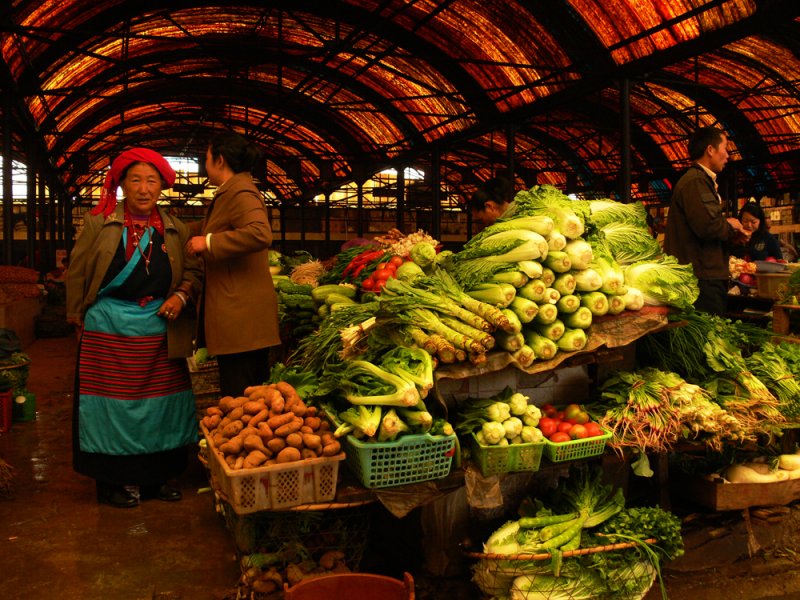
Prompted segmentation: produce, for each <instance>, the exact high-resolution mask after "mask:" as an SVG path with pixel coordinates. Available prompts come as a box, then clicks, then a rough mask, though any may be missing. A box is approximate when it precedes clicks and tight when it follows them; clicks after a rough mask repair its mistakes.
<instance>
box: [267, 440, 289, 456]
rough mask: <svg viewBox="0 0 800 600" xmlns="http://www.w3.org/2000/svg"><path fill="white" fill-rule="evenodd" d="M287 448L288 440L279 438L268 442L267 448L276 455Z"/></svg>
mask: <svg viewBox="0 0 800 600" xmlns="http://www.w3.org/2000/svg"><path fill="white" fill-rule="evenodd" d="M285 447H286V440H285V439H283V438H279V437H274V438H272V439H271V440H269V441H268V442H267V448H269V449H270V450H272V452H273V453H274V454H277V453H278V452H280V451H281V450H283V449H284V448H285Z"/></svg>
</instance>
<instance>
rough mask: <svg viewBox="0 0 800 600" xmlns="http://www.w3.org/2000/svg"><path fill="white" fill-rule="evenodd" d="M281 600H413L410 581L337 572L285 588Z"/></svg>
mask: <svg viewBox="0 0 800 600" xmlns="http://www.w3.org/2000/svg"><path fill="white" fill-rule="evenodd" d="M284 589H285V594H284V600H319V599H320V598H325V600H377V599H378V598H380V600H414V578H413V577H411V575H410V574H409V573H405V580H404V581H398V580H397V579H393V578H391V577H385V576H383V575H371V574H369V573H338V574H336V575H323V576H322V577H314V578H312V579H307V580H305V581H301V582H300V583H298V584H297V585H296V586H294V587H292V588H289V587H285V588H284Z"/></svg>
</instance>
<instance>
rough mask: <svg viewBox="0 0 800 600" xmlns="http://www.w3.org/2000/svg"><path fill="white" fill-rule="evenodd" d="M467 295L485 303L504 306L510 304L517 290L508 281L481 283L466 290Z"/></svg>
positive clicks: (499, 306)
mask: <svg viewBox="0 0 800 600" xmlns="http://www.w3.org/2000/svg"><path fill="white" fill-rule="evenodd" d="M467 295H469V296H470V297H471V298H475V299H476V300H480V301H481V302H485V303H486V304H491V305H492V306H497V307H498V308H505V307H506V306H508V305H509V304H511V301H512V300H513V299H514V296H516V295H517V290H516V288H515V287H514V286H513V285H511V284H510V283H481V284H478V285H476V286H474V287H472V288H471V289H470V290H469V291H467Z"/></svg>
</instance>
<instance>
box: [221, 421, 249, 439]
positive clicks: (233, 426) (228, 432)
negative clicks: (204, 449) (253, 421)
mask: <svg viewBox="0 0 800 600" xmlns="http://www.w3.org/2000/svg"><path fill="white" fill-rule="evenodd" d="M242 429H244V423H242V422H241V421H231V422H230V423H228V424H227V425H226V426H225V428H224V429H223V430H222V435H224V436H225V437H226V438H232V437H236V436H237V435H239V433H240V432H241V431H242Z"/></svg>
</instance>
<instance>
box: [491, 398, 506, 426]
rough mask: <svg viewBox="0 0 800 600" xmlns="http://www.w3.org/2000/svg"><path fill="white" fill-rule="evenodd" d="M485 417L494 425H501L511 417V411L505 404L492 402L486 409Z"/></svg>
mask: <svg viewBox="0 0 800 600" xmlns="http://www.w3.org/2000/svg"><path fill="white" fill-rule="evenodd" d="M486 416H487V417H489V418H490V419H491V420H492V421H494V422H495V423H502V422H503V421H505V420H506V419H508V418H509V417H510V416H511V409H510V408H509V406H508V404H506V403H505V402H494V403H492V404H490V405H489V407H488V408H487V409H486Z"/></svg>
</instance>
